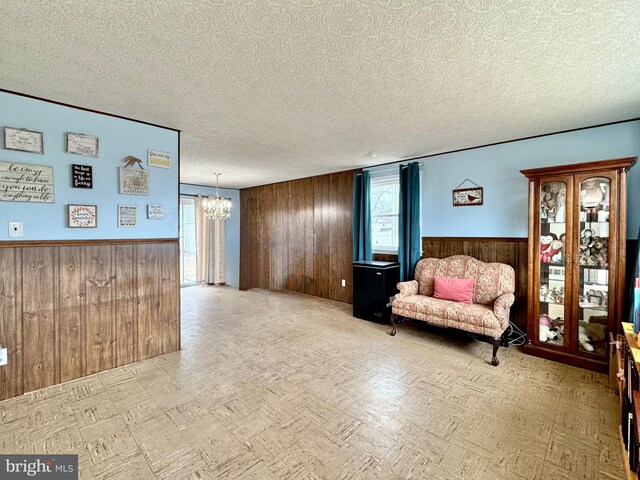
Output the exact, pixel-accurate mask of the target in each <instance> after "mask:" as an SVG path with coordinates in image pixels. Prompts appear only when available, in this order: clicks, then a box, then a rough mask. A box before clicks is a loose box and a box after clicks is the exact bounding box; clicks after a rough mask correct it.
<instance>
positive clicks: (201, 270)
mask: <svg viewBox="0 0 640 480" xmlns="http://www.w3.org/2000/svg"><path fill="white" fill-rule="evenodd" d="M208 201H209V197H198V198H196V252H197V254H196V256H197V263H196V282H197V283H209V284H218V285H219V284H223V283H225V281H226V278H225V267H226V263H225V244H224V236H225V221H224V220H220V219H216V220H213V219H210V218H208V217H207V216H206V215H205V213H204V208H205V206H206V204H207V202H208Z"/></svg>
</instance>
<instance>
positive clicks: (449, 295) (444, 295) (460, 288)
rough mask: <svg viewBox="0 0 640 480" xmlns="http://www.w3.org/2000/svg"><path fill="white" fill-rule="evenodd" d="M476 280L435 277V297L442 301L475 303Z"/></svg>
mask: <svg viewBox="0 0 640 480" xmlns="http://www.w3.org/2000/svg"><path fill="white" fill-rule="evenodd" d="M474 282H475V279H474V278H449V277H433V296H434V298H440V299H442V300H453V301H454V302H460V303H473V283H474Z"/></svg>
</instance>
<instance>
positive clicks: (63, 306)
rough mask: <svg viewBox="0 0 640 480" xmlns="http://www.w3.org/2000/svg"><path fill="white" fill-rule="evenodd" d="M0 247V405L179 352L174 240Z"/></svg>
mask: <svg viewBox="0 0 640 480" xmlns="http://www.w3.org/2000/svg"><path fill="white" fill-rule="evenodd" d="M60 243H61V244H60V245H58V246H54V245H51V244H50V243H49V244H47V245H44V246H38V245H29V246H15V245H2V244H0V345H2V346H4V347H8V349H9V363H8V365H6V366H2V367H0V400H4V399H6V398H10V397H14V396H16V395H20V394H22V393H24V392H28V391H31V390H36V389H39V388H43V387H47V386H50V385H54V384H56V383H59V382H64V381H68V380H72V379H74V378H79V377H82V376H85V375H90V374H92V373H96V372H99V371H102V370H107V369H110V368H113V367H115V366H120V365H124V364H127V363H133V362H137V361H138V360H142V359H145V358H149V357H152V356H156V355H161V354H164V353H168V352H171V351H175V350H178V349H179V348H180V304H179V298H180V289H179V278H178V276H179V268H178V265H179V263H178V262H179V251H178V242H177V240H171V241H153V240H149V241H147V243H141V242H140V241H135V242H131V244H127V243H123V242H122V241H115V242H114V243H113V244H108V243H105V242H104V241H102V242H96V244H91V243H90V242H87V243H84V244H73V245H71V244H65V242H60Z"/></svg>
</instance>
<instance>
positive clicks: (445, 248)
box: [422, 237, 528, 332]
mask: <svg viewBox="0 0 640 480" xmlns="http://www.w3.org/2000/svg"><path fill="white" fill-rule="evenodd" d="M451 255H469V256H470V257H474V258H477V259H478V260H481V261H483V262H498V263H506V264H507V265H511V266H512V267H513V268H514V269H515V271H516V291H515V296H516V301H515V303H514V304H513V306H512V307H511V315H510V319H511V321H512V322H514V323H515V324H516V325H518V327H520V328H521V329H522V331H524V332H526V329H527V265H528V253H527V239H526V238H478V237H473V238H466V237H465V238H457V237H456V238H449V237H422V256H423V257H431V258H444V257H449V256H451Z"/></svg>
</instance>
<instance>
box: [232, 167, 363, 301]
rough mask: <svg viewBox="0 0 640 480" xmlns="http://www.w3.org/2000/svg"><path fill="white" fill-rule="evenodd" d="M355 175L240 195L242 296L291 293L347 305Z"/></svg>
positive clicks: (309, 180) (268, 187) (343, 174)
mask: <svg viewBox="0 0 640 480" xmlns="http://www.w3.org/2000/svg"><path fill="white" fill-rule="evenodd" d="M354 173H355V170H352V171H347V172H340V173H332V174H329V175H321V176H318V177H311V178H303V179H300V180H293V181H290V182H281V183H275V184H271V185H265V186H261V187H253V188H248V189H244V190H241V191H240V211H241V214H240V289H241V290H246V289H249V288H264V289H268V290H290V291H293V292H299V293H306V294H309V295H315V296H318V297H323V298H329V299H331V300H337V301H339V302H346V303H351V291H352V286H351V278H352V241H353V239H352V228H353V226H352V218H353V174H354ZM342 279H345V280H346V282H347V284H346V286H345V287H343V286H342V285H341V281H342Z"/></svg>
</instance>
